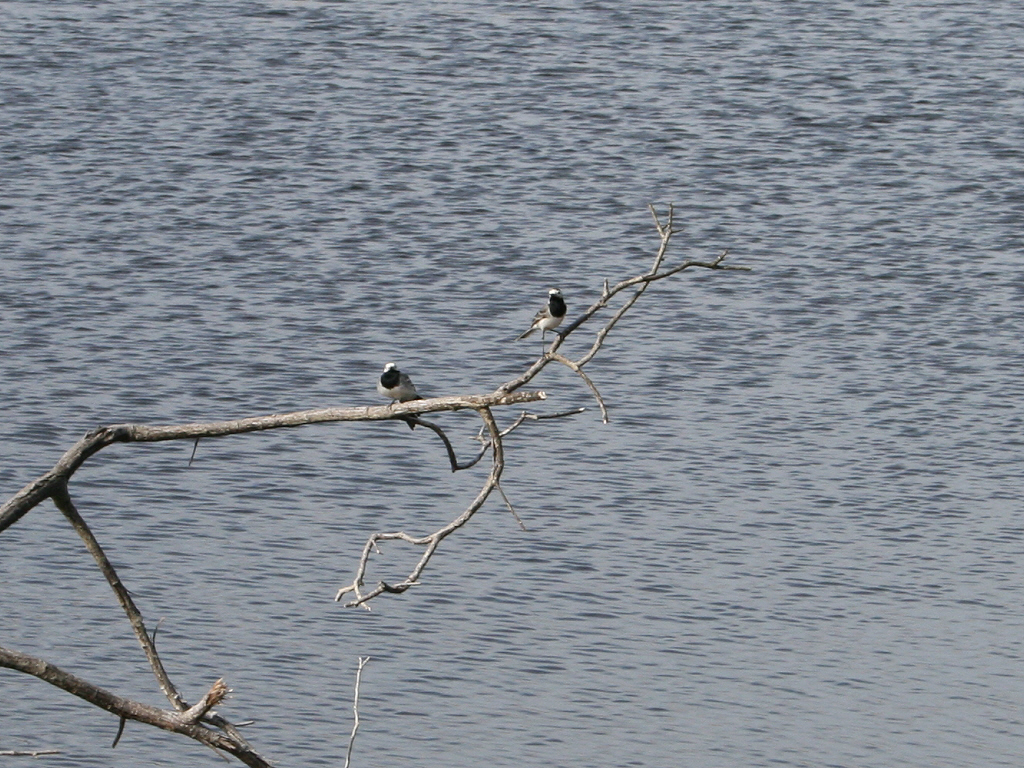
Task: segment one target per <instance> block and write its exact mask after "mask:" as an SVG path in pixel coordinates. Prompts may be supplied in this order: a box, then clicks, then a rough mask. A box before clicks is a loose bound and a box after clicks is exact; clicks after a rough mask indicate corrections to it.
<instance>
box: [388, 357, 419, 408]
mask: <svg viewBox="0 0 1024 768" xmlns="http://www.w3.org/2000/svg"><path fill="white" fill-rule="evenodd" d="M377 391H378V392H380V394H381V395H382V396H384V397H390V398H391V399H392V400H396V401H398V402H399V403H405V402H408V401H409V400H422V399H423V398H422V397H421V396H420V394H419V393H418V392H417V391H416V387H415V385H414V384H413V383H412V379H410V378H409V377H408V376H407V375H406V374H404V373H402V372H401V371H400V370H398V366H397V365H395V364H394V363H388V364H387V365H385V366H384V371H383V373H381V375H380V378H379V379H377Z"/></svg>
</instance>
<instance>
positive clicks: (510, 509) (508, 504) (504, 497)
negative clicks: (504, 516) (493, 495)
mask: <svg viewBox="0 0 1024 768" xmlns="http://www.w3.org/2000/svg"><path fill="white" fill-rule="evenodd" d="M495 487H496V488H497V489H498V493H500V494H501V498H503V499H504V500H505V506H506V507H508V511H509V512H511V513H512V517H514V518H515V519H516V522H517V523H519V527H520V528H522V529H523V530H524V531H525V530H526V526H525V525H523V521H522V520H520V519H519V515H518V514H516V508H515V507H513V506H512V502H511V501H509V500H508V496H506V495H505V489H504V488H502V487H501V483H498V484H497V485H496V486H495Z"/></svg>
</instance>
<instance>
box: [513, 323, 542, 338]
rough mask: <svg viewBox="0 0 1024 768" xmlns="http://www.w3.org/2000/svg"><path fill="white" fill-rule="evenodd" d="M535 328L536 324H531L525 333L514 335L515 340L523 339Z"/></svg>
mask: <svg viewBox="0 0 1024 768" xmlns="http://www.w3.org/2000/svg"><path fill="white" fill-rule="evenodd" d="M536 330H537V326H533V327H532V328H530V330H528V331H527V332H526V333H523V334H520V335H519V336H516V341H519V340H520V339H525V338H526V337H527V336H529V335H530V334H531V333H533V332H534V331H536Z"/></svg>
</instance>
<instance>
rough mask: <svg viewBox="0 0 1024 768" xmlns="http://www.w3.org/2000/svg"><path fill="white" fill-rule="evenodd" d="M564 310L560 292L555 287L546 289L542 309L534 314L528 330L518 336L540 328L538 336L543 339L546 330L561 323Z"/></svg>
mask: <svg viewBox="0 0 1024 768" xmlns="http://www.w3.org/2000/svg"><path fill="white" fill-rule="evenodd" d="M565 311H566V308H565V299H563V298H562V292H561V291H560V290H558V289H557V288H552V289H551V290H549V291H548V303H547V304H545V305H544V309H542V310H540V311H539V312H538V313H537V314H536V315H535V316H534V318H533V324H532V325H531V326H530V330H528V331H527V332H526V333H524V334H523V335H521V336H520V337H519V338H520V339H525V338H526V337H527V336H529V335H530V334H531V333H533V332H534V331H536V330H537V329H540V337H541V338H542V339H543V338H544V337H545V335H547V332H548V331H550V330H553V329H555V328H557V327H558V326H559V325H561V324H562V321H563V320H564V319H565Z"/></svg>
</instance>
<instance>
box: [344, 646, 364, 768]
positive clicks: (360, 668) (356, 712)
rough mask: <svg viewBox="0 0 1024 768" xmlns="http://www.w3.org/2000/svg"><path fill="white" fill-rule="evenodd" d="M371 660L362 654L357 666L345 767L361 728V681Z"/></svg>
mask: <svg viewBox="0 0 1024 768" xmlns="http://www.w3.org/2000/svg"><path fill="white" fill-rule="evenodd" d="M369 661H370V657H369V656H366V657H363V656H360V657H359V666H358V667H357V668H356V690H355V694H354V695H353V696H352V714H353V722H352V735H351V736H349V737H348V752H346V753H345V768H349V765H350V764H351V762H352V747H353V746H354V745H355V743H356V731H358V730H359V682H360V680H361V678H362V676H363V667H365V666H366V665H367V664H368V663H369Z"/></svg>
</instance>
